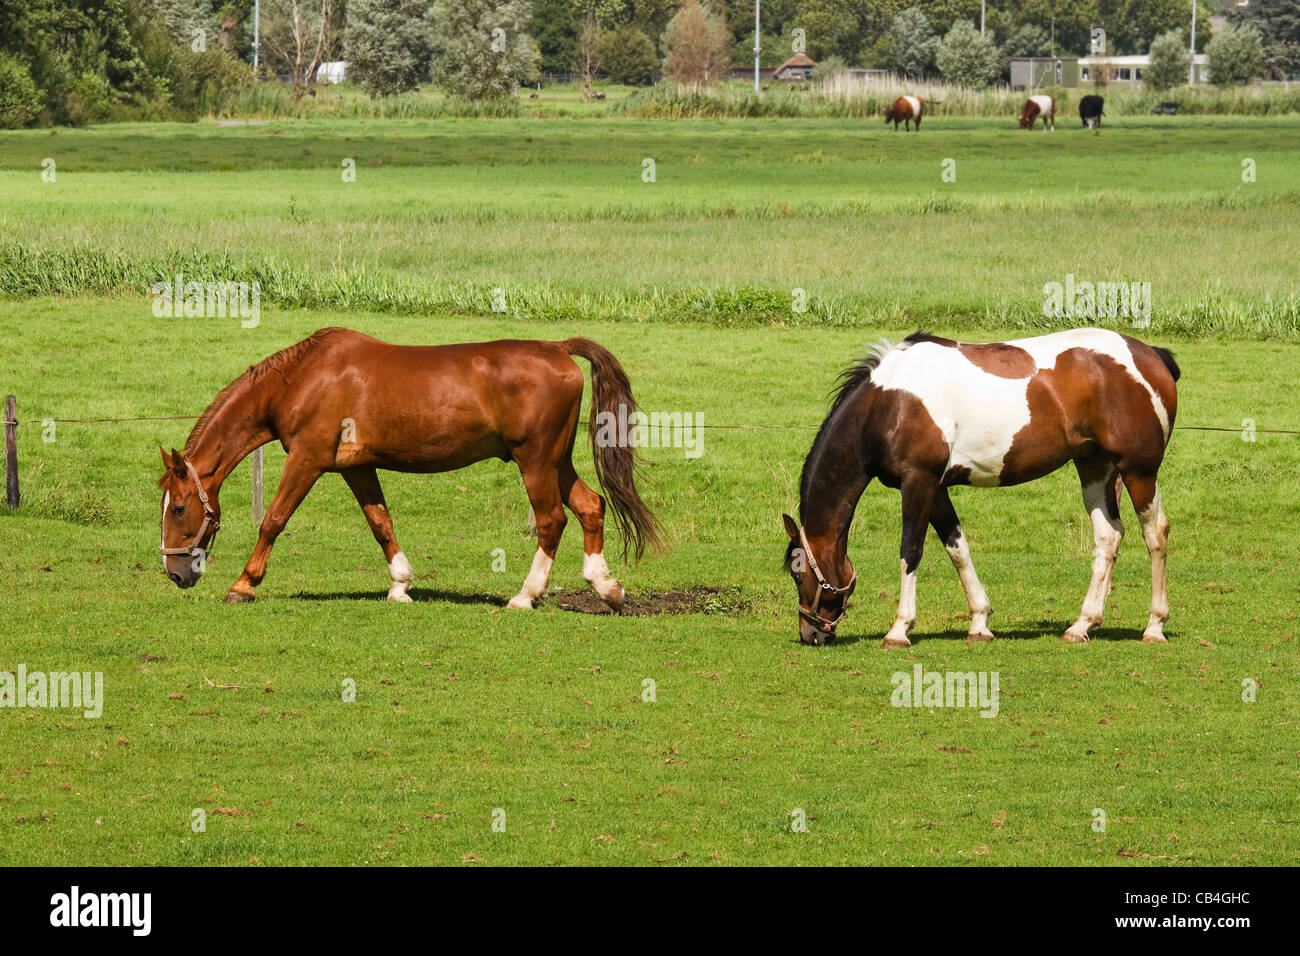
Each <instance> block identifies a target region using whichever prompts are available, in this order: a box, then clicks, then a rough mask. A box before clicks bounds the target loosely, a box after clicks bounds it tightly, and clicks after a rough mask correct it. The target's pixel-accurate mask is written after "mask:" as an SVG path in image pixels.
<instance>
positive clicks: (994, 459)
mask: <svg viewBox="0 0 1300 956" xmlns="http://www.w3.org/2000/svg"><path fill="white" fill-rule="evenodd" d="M1006 344H1007V345H1010V346H1014V347H1016V348H1019V349H1023V350H1024V351H1025V352H1027V353H1028V354H1029V356H1030V357H1031V358H1032V359H1033V360H1034V363H1035V365H1036V366H1037V368H1036V369H1035V371H1038V370H1042V369H1050V368H1053V367H1055V365H1056V360H1057V357H1058V356H1060V355H1061V353H1063V352H1066V351H1068V350H1070V349H1078V348H1083V349H1089V350H1091V351H1094V352H1098V353H1100V354H1102V355H1106V356H1109V357H1110V358H1112V359H1114V360H1115V361H1116V362H1118V363H1119V364H1120V365H1121V366H1123V367H1124V369H1125V370H1126V371H1127V372H1128V373H1129V374H1130V375H1131V376H1132V377H1133V378H1134V379H1135V380H1136V381H1138V382H1140V383H1141V384H1142V386H1143V387H1144V388H1145V389H1146V390H1147V393H1148V394H1149V395H1150V396H1151V402H1152V407H1153V408H1154V410H1155V412H1156V415H1157V417H1158V418H1159V419H1160V424H1161V426H1162V427H1163V428H1164V432H1165V437H1166V439H1168V437H1169V415H1168V413H1167V411H1166V410H1165V407H1164V404H1163V403H1162V402H1161V401H1160V397H1159V396H1158V395H1157V394H1156V393H1155V390H1154V389H1153V388H1152V387H1151V385H1150V384H1149V383H1148V382H1147V381H1146V380H1145V379H1144V378H1143V377H1142V376H1141V374H1139V372H1138V370H1137V365H1136V364H1135V363H1134V361H1133V356H1132V354H1131V353H1130V352H1129V348H1128V343H1127V342H1125V341H1124V339H1123V337H1122V336H1121V335H1120V334H1119V333H1117V332H1111V331H1109V330H1106V329H1073V330H1071V331H1069V332H1056V333H1053V334H1051V335H1040V336H1036V337H1035V338H1031V339H1018V340H1015V341H1011V342H1007V343H1006ZM1030 377H1031V376H1025V377H1024V378H1004V377H1002V376H1000V375H993V374H992V373H990V372H986V371H984V370H983V369H982V368H980V367H979V366H978V365H975V364H974V363H973V362H971V361H970V360H969V359H968V358H966V356H964V355H963V354H962V353H961V351H960V350H959V349H957V348H953V347H952V346H950V345H940V344H939V343H937V342H914V343H912V344H910V345H908V344H905V345H903V346H898V347H895V348H893V349H890V350H889V351H888V352H886V353H885V355H884V357H883V358H882V359H881V361H880V365H879V366H878V367H877V368H876V369H875V371H873V372H872V373H871V381H872V382H873V383H874V384H875V385H876V386H877V387H878V388H881V389H897V390H899V391H904V392H907V393H908V394H909V395H913V396H915V397H916V398H917V399H919V400H920V402H921V404H922V405H923V406H924V407H925V410H926V411H927V412H928V413H929V414H930V418H931V420H933V421H934V422H935V423H936V425H938V427H939V428H940V429H941V430H942V432H943V437H944V441H946V442H947V443H948V449H949V454H948V466H947V469H945V470H946V471H948V470H951V469H953V468H957V467H961V468H966V469H968V470H969V472H970V483H971V484H972V485H976V486H983V487H991V486H994V485H998V484H1000V483H1001V476H1002V465H1003V461H1004V459H1005V458H1006V456H1007V452H1009V451H1010V450H1011V443H1012V442H1013V441H1014V440H1015V437H1016V434H1017V433H1018V432H1019V431H1020V430H1021V429H1022V428H1024V427H1025V426H1026V425H1028V424H1029V418H1030V413H1029V396H1028V392H1029V379H1030Z"/></svg>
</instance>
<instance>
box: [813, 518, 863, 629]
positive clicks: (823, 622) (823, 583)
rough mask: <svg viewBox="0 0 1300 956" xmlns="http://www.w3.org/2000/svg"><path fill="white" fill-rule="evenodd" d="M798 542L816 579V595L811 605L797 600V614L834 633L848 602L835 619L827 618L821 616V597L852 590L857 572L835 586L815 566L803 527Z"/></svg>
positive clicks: (855, 583) (816, 626)
mask: <svg viewBox="0 0 1300 956" xmlns="http://www.w3.org/2000/svg"><path fill="white" fill-rule="evenodd" d="M799 543H800V544H802V545H803V553H804V557H806V558H807V559H808V567H809V568H810V569H811V570H812V573H813V576H814V577H815V578H816V579H817V596H816V597H815V598H813V603H812V607H810V608H809V607H804V605H803V602H802V601H800V602H799V616H800V617H801V618H803V619H804V620H805V621H807V622H808V623H809V624H811V625H812V626H813V627H814V628H816V629H817V630H818V631H820V632H821V633H823V634H831V635H833V634H834V633H835V627H836V625H837V624H839V623H840V621H842V620H843V619H844V615H845V614H847V613H848V610H849V606H848V602H847V601H845V602H844V606H843V607H842V608H840V613H839V616H838V617H836V618H835V620H833V621H832V620H829V619H828V618H824V617H822V616H821V613H820V612H821V606H822V598H823V597H836V596H838V595H840V594H844V595H848V594H851V593H852V592H853V588H854V586H855V585H857V583H858V572H857V571H854V572H853V576H852V577H851V578H849V583H848V584H846V585H844V587H841V588H837V587H835V585H833V584H831V583H830V582H829V581H827V580H826V576H825V575H823V574H822V569H821V568H819V567H818V566H817V559H816V558H815V557H813V553H812V546H811V545H809V544H808V535H807V534H805V533H804V530H803V528H800V529H799Z"/></svg>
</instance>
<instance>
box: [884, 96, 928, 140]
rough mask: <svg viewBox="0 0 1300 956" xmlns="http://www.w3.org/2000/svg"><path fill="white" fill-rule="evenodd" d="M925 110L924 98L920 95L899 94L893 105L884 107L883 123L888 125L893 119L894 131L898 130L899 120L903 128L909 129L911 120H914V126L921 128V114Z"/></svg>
mask: <svg viewBox="0 0 1300 956" xmlns="http://www.w3.org/2000/svg"><path fill="white" fill-rule="evenodd" d="M924 112H925V100H924V98H922V97H920V96H900V97H899V98H898V99H896V100H894V105H893V106H889V107H886V108H885V125H886V126H888V125H889V123H890V121H891V120H892V121H893V124H894V132H895V133H897V132H898V124H899V121H900V120H901V121H902V123H903V128H904V129H905V130H908V131H910V130H911V128H912V122H913V121H915V122H916V128H917V129H918V130H919V129H920V128H921V115H922V114H923V113H924Z"/></svg>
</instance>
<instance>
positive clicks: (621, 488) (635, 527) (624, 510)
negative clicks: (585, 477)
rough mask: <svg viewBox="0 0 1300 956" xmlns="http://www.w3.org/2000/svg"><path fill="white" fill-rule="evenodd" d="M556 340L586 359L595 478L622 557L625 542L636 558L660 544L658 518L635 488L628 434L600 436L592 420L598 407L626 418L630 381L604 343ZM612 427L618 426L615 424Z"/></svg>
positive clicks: (630, 402) (633, 453)
mask: <svg viewBox="0 0 1300 956" xmlns="http://www.w3.org/2000/svg"><path fill="white" fill-rule="evenodd" d="M560 344H561V345H562V346H563V347H564V349H565V351H566V352H568V353H569V354H570V355H577V356H580V357H581V358H585V359H586V360H587V361H588V362H590V363H591V393H592V394H591V414H590V415H589V416H588V419H589V421H588V428H587V430H588V432H590V434H591V452H592V457H593V459H594V460H595V465H596V478H597V480H598V481H599V482H600V485H601V487H602V488H604V490H605V492H606V493H607V494H608V495H609V504H610V510H611V511H612V512H613V514H614V523H615V524H617V525H618V530H619V532H620V533H621V534H622V536H623V557H624V559H626V558H627V551H628V546H629V545H631V546H632V549H633V551H634V552H635V554H636V556H637V557H638V558H640V557H641V555H642V553H644V551H645V549H646V546H647V545H649V546H650V547H652V548H659V547H660V541H661V539H660V528H659V522H658V521H657V520H656V519H655V516H654V515H653V514H651V513H650V509H649V508H647V507H646V503H645V502H644V501H642V500H641V495H640V494H638V493H637V490H636V451H635V449H634V448H633V446H632V444H631V436H630V435H629V436H628V438H629V440H628V441H627V442H622V441H620V440H615V441H602V440H600V438H599V436H600V432H601V427H600V424H599V423H598V422H597V418H598V416H599V415H600V413H607V415H606V420H607V421H608V420H609V418H611V417H612V419H613V421H614V422H615V423H621V422H625V421H630V420H631V418H632V414H633V412H635V411H636V399H634V398H633V397H632V384H631V383H630V382H629V381H628V379H627V372H625V371H623V366H622V365H620V364H619V362H618V359H616V358H615V357H614V355H613V353H611V352H610V351H609V349H607V348H605V347H604V346H603V345H598V344H597V343H595V342H593V341H591V339H568V340H567V341H565V342H561V343H560ZM615 428H616V429H617V428H618V425H617V424H616V426H615ZM606 434H608V431H607V432H606ZM617 437H619V438H621V436H617Z"/></svg>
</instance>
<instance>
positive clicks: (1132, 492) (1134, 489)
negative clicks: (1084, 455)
mask: <svg viewBox="0 0 1300 956" xmlns="http://www.w3.org/2000/svg"><path fill="white" fill-rule="evenodd" d="M1124 484H1125V486H1126V487H1127V488H1128V494H1129V498H1130V499H1131V500H1132V502H1133V507H1134V509H1135V510H1136V511H1137V515H1138V521H1139V522H1140V523H1141V525H1142V538H1143V540H1145V541H1146V545H1147V553H1148V554H1149V555H1150V556H1151V613H1150V616H1149V617H1148V618H1147V626H1146V630H1145V631H1143V632H1142V640H1143V641H1144V642H1146V643H1148V644H1164V643H1166V639H1165V621H1167V620H1168V619H1169V592H1168V590H1167V585H1166V580H1165V557H1166V554H1167V551H1168V546H1169V518H1168V517H1166V515H1165V509H1164V506H1163V505H1162V504H1161V502H1160V486H1159V485H1158V484H1157V483H1156V479H1155V478H1154V477H1149V478H1148V477H1146V476H1142V475H1134V474H1127V475H1125V476H1124Z"/></svg>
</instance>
